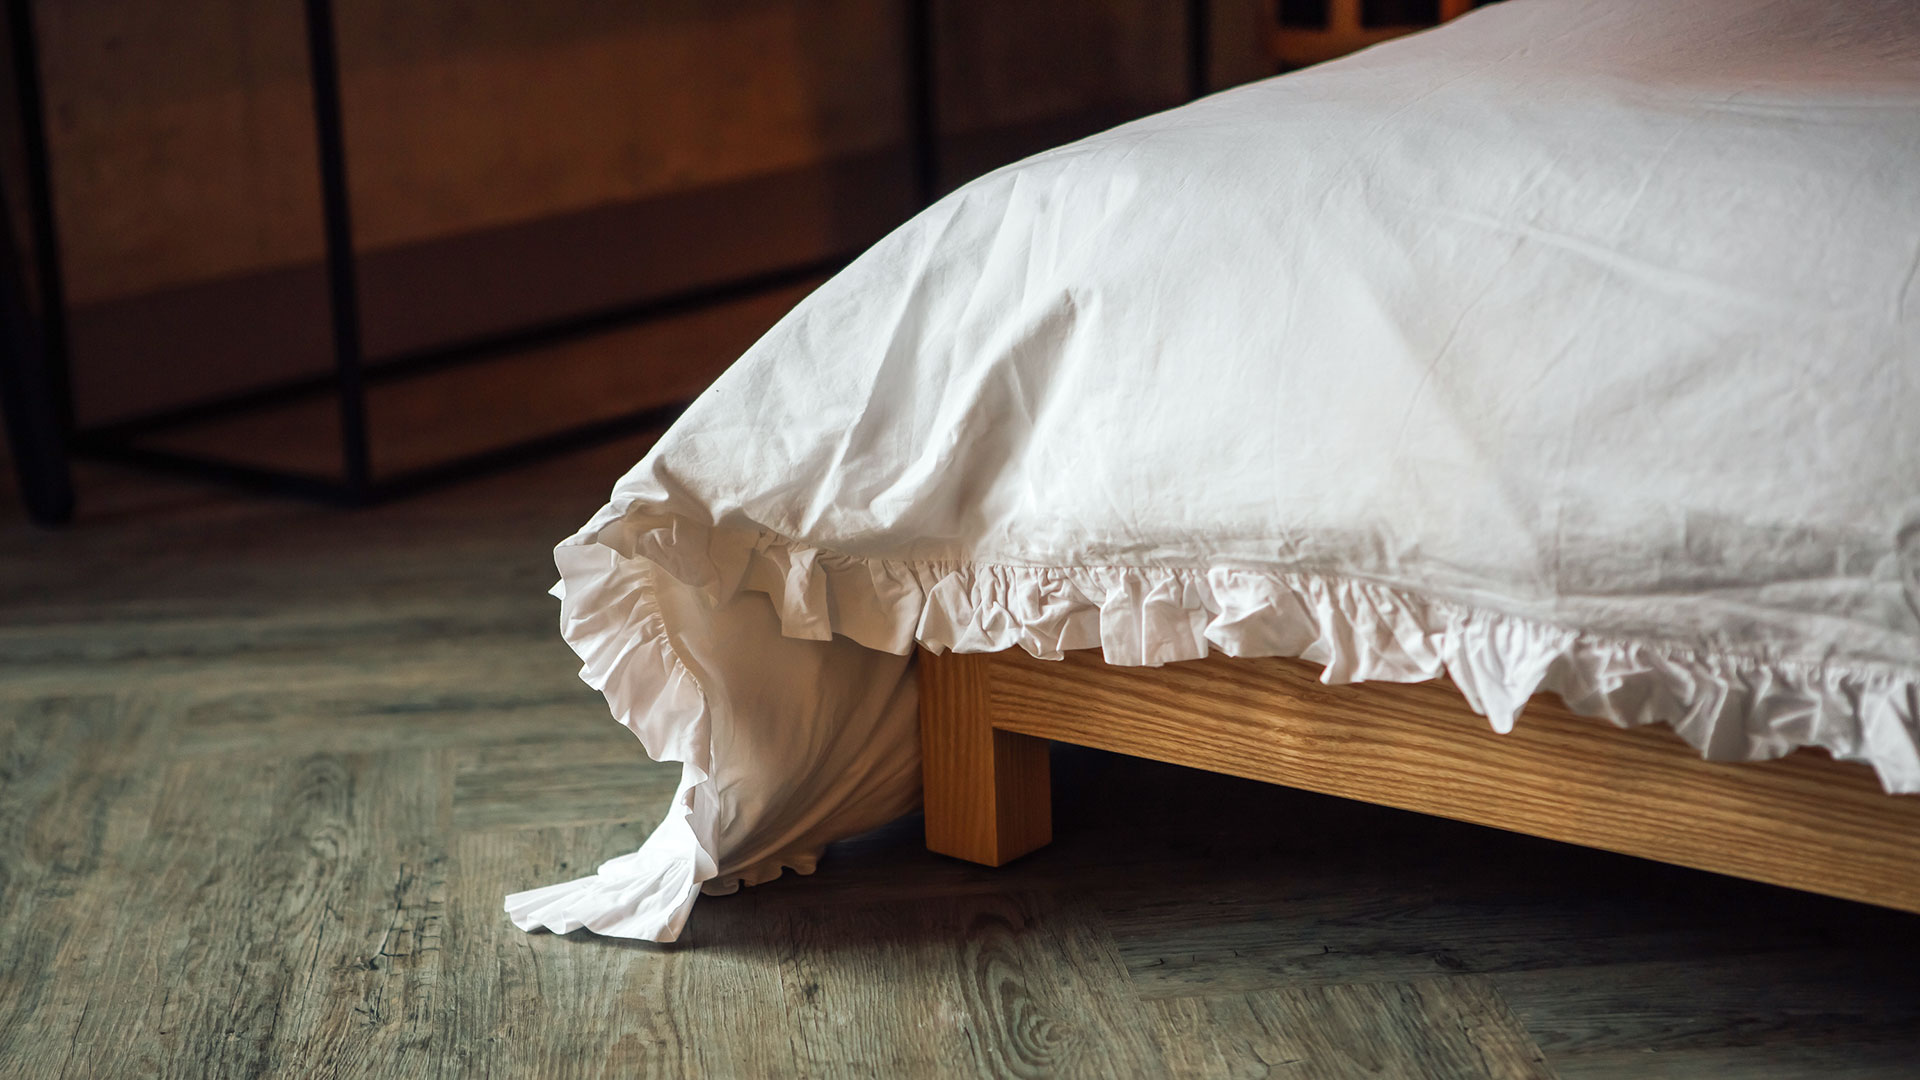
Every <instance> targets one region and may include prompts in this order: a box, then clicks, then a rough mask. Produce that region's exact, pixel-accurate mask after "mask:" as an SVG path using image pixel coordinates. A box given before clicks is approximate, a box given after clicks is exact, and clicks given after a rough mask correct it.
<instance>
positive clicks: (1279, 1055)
mask: <svg viewBox="0 0 1920 1080" xmlns="http://www.w3.org/2000/svg"><path fill="white" fill-rule="evenodd" d="M1153 1008H1154V1011H1155V1013H1156V1026H1155V1034H1156V1038H1157V1040H1158V1041H1159V1043H1160V1045H1161V1047H1162V1048H1163V1050H1164V1051H1165V1052H1166V1055H1167V1058H1168V1061H1169V1063H1170V1064H1171V1065H1172V1066H1173V1074H1174V1075H1175V1076H1176V1077H1181V1078H1186V1077H1192V1078H1195V1080H1200V1078H1214V1077H1221V1078H1227V1077H1244V1078H1247V1080H1255V1078H1259V1077H1289V1078H1294V1077H1297V1078H1299V1080H1310V1078H1322V1077H1324V1078H1329V1080H1338V1078H1344V1077H1354V1076H1404V1077H1421V1078H1432V1080H1452V1078H1460V1080H1467V1078H1476V1080H1477V1078H1484V1077H1496V1078H1501V1080H1540V1078H1545V1077H1551V1076H1553V1071H1552V1070H1551V1069H1550V1068H1548V1066H1547V1062H1546V1057H1545V1055H1544V1054H1542V1053H1541V1052H1540V1048H1539V1047H1537V1046H1535V1045H1534V1044H1533V1041H1532V1040H1531V1039H1530V1038H1528V1037H1527V1033H1526V1031H1525V1030H1524V1029H1522V1028H1521V1027H1520V1025H1519V1024H1518V1023H1517V1022H1515V1020H1514V1019H1513V1016H1512V1014H1511V1013H1510V1012H1509V1011H1508V1009H1507V1006H1506V1002H1505V1001H1503V1000H1502V999H1501V997H1500V995H1499V993H1498V991H1496V990H1495V989H1494V988H1493V986H1492V984H1491V983H1489V982H1488V981H1487V980H1486V979H1482V978H1474V977H1465V978H1448V979H1422V980H1418V981H1415V982H1406V983H1364V984H1359V985H1351V986H1315V987H1306V988H1301V989H1293V990H1269V991H1264V992H1261V993H1255V994H1235V995H1228V996H1224V997H1207V998H1173V999H1169V1000H1164V1001H1156V1002H1154V1003H1153Z"/></svg>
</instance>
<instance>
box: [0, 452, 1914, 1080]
mask: <svg viewBox="0 0 1920 1080" xmlns="http://www.w3.org/2000/svg"><path fill="white" fill-rule="evenodd" d="M639 449H640V448H639V446H638V445H636V444H631V443H630V444H627V445H623V446H617V447H611V448H608V449H607V450H605V451H600V452H595V453H591V454H587V455H582V456H578V457H574V458H571V459H567V460H564V461H559V462H555V463H553V464H550V465H547V466H542V467H539V468H535V469H530V470H527V471H523V472H520V473H517V474H514V475H511V476H507V477H502V478H499V479H497V480H490V481H484V482H480V483H476V484H473V485H469V486H466V487H463V488H459V489H456V490H451V491H447V492H442V493H438V494H433V495H430V496H426V497H422V498H419V499H416V500H413V501H409V502H405V503H402V504H399V505H395V506H391V507H387V508H382V509H378V510H373V511H366V512H354V513H348V512H340V511H334V510H327V509H321V508H316V507H310V506H306V505H302V504H297V503H288V502H280V501H272V500H264V499H251V498H244V497H239V496H234V495H230V494H227V493H225V492H221V491H215V490H212V489H207V488H201V487H196V486H190V485H184V484H174V483H171V482H160V481H155V480H153V479H152V478H150V477H147V476H144V475H141V474H137V473H130V472H119V471H109V470H105V469H88V470H85V471H83V473H82V475H81V484H82V492H83V496H84V498H85V500H86V505H85V510H84V513H83V517H82V520H81V522H80V523H79V524H78V525H77V526H76V527H75V528H73V529H72V530H71V531H69V532H65V533H48V532H39V531H35V530H33V529H31V528H29V527H27V526H24V525H22V524H20V523H19V522H18V521H17V513H16V512H15V511H13V510H11V509H7V510H0V513H5V514H7V515H10V516H9V517H8V518H7V520H6V521H5V522H4V523H0V1076H5V1077H56V1076H68V1077H126V1076H149V1075H154V1076H181V1077H196V1078H197V1077H229V1076H234V1077H237V1076H289V1077H309V1076H312V1077H324V1076H381V1077H389V1076H391V1077H410V1076H447V1077H467V1076H491V1075H500V1076H541V1077H544V1076H631V1075H654V1076H665V1077H679V1076H701V1077H727V1076H742V1077H776V1076H872V1077H915V1076H999V1075H1005V1076H1045V1075H1056V1074H1057V1075H1082V1076H1140V1077H1156V1076H1170V1077H1211V1076H1226V1077H1258V1076H1277V1077H1342V1076H1393V1077H1456V1076H1457V1077H1473V1076H1498V1077H1541V1076H1553V1075H1558V1076H1561V1077H1565V1078H1569V1080H1571V1078H1600V1077H1622V1078H1625V1077H1634V1078H1641V1077H1694V1076H1699V1077H1770V1078H1777V1077H1798V1076H1807V1077H1814V1076H1818V1077H1868V1076H1873V1077H1880V1076H1885V1077H1912V1076H1916V1075H1920V919H1916V918H1913V917H1909V916H1903V915H1897V914H1893V913H1890V912H1886V911H1881V910H1876V909H1872V908H1867V907H1861V906H1857V905H1852V904H1847V903H1844V902H1839V901H1830V900H1822V899H1818V898H1814V897H1810V896H1804V895H1799V894H1794V893H1788V892H1785V891H1781V890H1777V889H1772V888H1768V887H1764V886H1758V885H1751V884H1745V883H1741V882H1736V881H1732V880H1728V879H1721V878H1716V877H1712V876H1709V875H1705V874H1699V873H1693V872H1688V871H1681V870H1676V869H1670V868H1664V867H1660V866H1656V865H1653V864H1647V863H1641V862H1638V861H1635V860H1632V859H1627V858H1622V857H1617V856H1610V855H1603V854H1598V853H1593V852H1587V851H1582V850H1577V849H1573V848H1566V847H1560V846H1557V845H1554V844H1551V843H1546V842H1542V841H1535V840H1529V839H1525V838H1521V837H1517V836H1512V835H1507V834H1503V833H1497V832H1493V831H1490V830H1486V829H1480V828H1475V827H1472V826H1465V825H1456V824H1450V823H1446V822H1440V821H1434V820H1428V819H1423V818H1419V817H1415V816H1412V815H1408V814H1402V813H1398V812H1393V811H1386V810H1380V809H1376V808H1370V807H1366V806H1361V805H1357V804H1352V803H1346V802H1342V801H1340V800H1337V799H1331V798H1325V797H1318V796H1310V795H1305V794H1301V793H1297V792H1290V791H1287V790H1282V789H1279V788H1270V787H1264V786H1261V785H1258V784H1253V783H1248V782H1242V781H1235V780H1230V779H1226V778H1221V777H1214V776H1208V775H1204V774H1200V773H1195V772H1190V771H1186V770H1182V769H1179V768H1174V767H1170V766H1162V765H1154V764H1148V763H1144V762H1136V761H1129V760H1125V759H1120V758H1115V757H1110V756H1106V755H1101V754H1097V753H1093V752H1090V751H1078V750H1068V749H1062V750H1059V751H1057V752H1056V756H1057V761H1056V781H1055V783H1056V792H1057V801H1058V802H1057V805H1058V811H1057V819H1056V827H1057V837H1058V839H1057V840H1056V842H1055V843H1054V844H1053V846H1052V847H1050V848H1048V849H1045V850H1043V851H1041V852H1039V853H1038V854H1036V855H1034V856H1032V857H1030V858H1027V859H1025V860H1022V861H1020V862H1018V863H1015V864H1014V865H1012V866H1009V867H1006V868H1004V869H1001V870H998V871H993V870H984V869H980V868H976V867H972V866H968V865H963V864H960V863H957V862H952V861H948V860H944V859H940V858H937V857H935V856H931V855H928V854H926V853H925V852H924V851H923V850H922V849H921V844H920V836H919V825H918V822H917V821H914V820H908V821H903V822H901V823H899V824H898V825H896V826H894V827H891V828H888V829H885V830H882V831H881V832H879V833H877V834H874V835H870V836H867V837H864V838H861V839H859V840H856V841H853V842H850V843H847V844H844V845H841V846H840V847H839V848H837V849H836V850H835V851H833V852H832V853H831V854H830V857H829V858H828V859H826V860H825V861H824V862H823V864H822V867H821V870H820V872H819V874H817V875H816V876H814V877H812V878H809V879H789V880H785V881H781V882H778V883H776V884H773V885H769V886H766V887H762V888H758V889H753V890H748V891H747V892H745V893H743V894H741V895H739V896H735V897H731V898H724V899H717V900H716V899H708V900H703V901H702V902H701V904H700V905H699V907H698V909H697V910H696V911H695V913H694V916H693V920H692V923H691V926H690V929H689V932H688V934H687V936H686V939H685V940H684V941H682V942H681V943H679V944H678V945H675V946H670V947H659V946H652V945H645V944H637V943H633V942H625V941H612V940H602V939H597V938H594V937H592V936H590V935H586V934H577V935H572V936H569V937H564V938H562V937H554V936H550V935H545V934H538V935H529V934H523V933H521V932H520V931H518V930H515V929H514V928H513V927H512V926H511V925H509V924H508V923H507V921H506V919H505V918H504V916H502V914H501V912H500V899H501V895H502V894H503V893H505V892H507V891H509V890H514V889H520V888H525V887H528V886H532V885H537V884H543V883H547V882H551V881H555V880H558V879H560V878H563V877H567V876H571V875H576V874H580V873H583V872H586V871H588V870H589V869H590V868H591V867H592V866H593V865H594V864H595V863H597V862H598V861H599V860H601V859H604V858H606V857H608V856H610V855H615V854H619V853H621V852H624V851H627V850H629V849H630V848H632V847H633V846H634V845H636V844H637V843H638V842H639V841H640V839H641V837H642V836H644V835H645V833H646V832H647V831H648V829H649V827H650V826H651V825H652V824H653V822H654V821H655V820H656V817H657V816H658V814H659V813H660V812H661V810H662V808H663V807H664V804H665V803H666V801H667V798H668V795H669V793H670V791H671V789H672V786H673V781H674V773H673V771H672V770H671V769H667V768H663V767H661V766H657V765H653V764H650V763H648V762H647V761H646V760H645V759H644V757H643V756H642V754H641V753H640V750H639V748H638V746H637V745H636V744H635V743H634V742H633V740H632V737H631V736H629V735H627V734H626V733H625V732H624V731H623V730H621V729H620V728H618V727H616V726H615V725H614V724H613V723H612V721H611V720H609V719H608V718H607V715H606V712H605V709H604V707H603V705H602V704H601V702H600V701H599V700H598V698H597V696H596V695H594V694H593V693H592V692H590V691H589V690H587V689H586V688H585V687H584V686H582V685H580V684H579V682H578V681H577V680H576V678H575V675H574V672H575V669H576V666H577V665H576V664H575V663H574V661H573V659H572V657H571V656H570V655H569V654H568V652H567V651H566V649H565V647H564V646H563V645H561V644H560V642H559V640H558V637H557V635H556V633H555V629H554V620H555V604H554V602H553V601H552V600H551V599H550V598H549V597H547V596H546V595H545V593H544V590H545V588H546V586H547V585H548V583H549V580H550V578H551V576H552V570H551V565H550V563H549V561H548V552H547V549H548V548H549V547H550V545H551V544H552V543H553V542H554V541H555V540H557V539H559V538H560V537H561V536H563V535H565V534H566V533H567V532H568V531H570V530H571V529H572V528H573V527H574V526H575V525H576V524H577V523H579V522H580V521H582V520H584V519H585V518H586V517H587V516H588V514H589V513H591V512H592V511H593V510H594V509H595V508H596V507H597V506H598V504H599V501H600V497H601V495H602V493H603V492H604V489H605V488H606V487H607V486H608V485H609V483H610V482H611V480H612V479H613V478H614V476H615V475H616V474H617V473H618V472H620V471H621V470H623V469H624V468H625V466H626V464H627V463H628V462H629V461H630V460H631V459H632V458H633V457H635V456H636V455H637V453H638V451H639ZM1523 722H1524V721H1523Z"/></svg>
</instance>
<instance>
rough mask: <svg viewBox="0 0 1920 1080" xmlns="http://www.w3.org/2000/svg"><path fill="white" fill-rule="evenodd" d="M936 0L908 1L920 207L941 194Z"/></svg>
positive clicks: (910, 133) (911, 129) (910, 98)
mask: <svg viewBox="0 0 1920 1080" xmlns="http://www.w3.org/2000/svg"><path fill="white" fill-rule="evenodd" d="M934 59H935V53H934V40H933V0H907V145H908V148H909V151H910V152H911V153H912V155H913V190H914V197H915V199H916V205H918V206H930V205H932V203H933V201H934V199H935V198H937V197H938V196H939V194H940V112H939V102H938V100H937V98H936V94H935V86H934V77H935V75H936V74H937V72H936V70H935V68H934Z"/></svg>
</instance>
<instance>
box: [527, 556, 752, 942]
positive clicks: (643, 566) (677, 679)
mask: <svg viewBox="0 0 1920 1080" xmlns="http://www.w3.org/2000/svg"><path fill="white" fill-rule="evenodd" d="M554 561H555V564H556V566H557V567H558V569H559V571H560V582H559V584H557V585H555V586H554V587H553V590H552V592H553V595H554V596H556V597H558V598H559V600H560V629H561V635H562V636H563V637H564V638H565V639H566V641H567V643H568V644H569V645H571V646H572V647H573V649H574V652H575V653H576V654H578V655H579V657H580V660H581V665H582V666H581V669H580V678H581V679H582V680H583V681H585V682H586V683H587V685H589V686H591V687H593V688H594V689H595V690H598V691H600V692H601V693H602V694H603V695H605V697H606V699H607V704H608V705H609V706H610V707H611V708H612V711H613V716H614V719H615V720H617V721H619V722H620V724H621V725H622V726H623V727H625V728H627V730H629V731H631V732H633V733H634V735H636V736H638V737H639V739H640V744H641V745H642V746H643V747H645V748H646V751H647V756H649V757H651V758H653V759H654V760H655V761H678V762H680V763H681V766H682V767H681V775H680V786H679V788H678V789H677V790H676V791H675V792H674V796H673V801H672V802H671V803H670V804H669V806H668V810H667V816H666V818H665V820H663V821H662V822H661V823H660V825H659V826H658V827H657V828H655V830H654V831H653V833H652V835H650V836H648V838H647V841H646V843H644V844H642V845H641V846H640V849H639V850H637V851H634V852H630V853H628V854H626V855H621V856H619V857H617V858H614V859H609V860H607V861H606V862H604V863H602V864H600V867H599V869H598V870H597V872H596V873H594V874H593V875H592V876H590V877H583V878H577V879H575V880H573V881H568V882H563V883H561V884H558V885H548V886H546V887H544V888H538V889H529V890H527V891H525V892H518V893H513V894H511V895H509V896H508V897H507V899H506V912H507V915H508V916H509V917H510V918H511V919H512V920H513V924H514V925H515V926H518V927H519V928H520V929H522V930H533V929H535V928H537V927H545V928H546V929H548V930H551V931H553V932H554V933H556V934H567V933H572V932H573V931H575V930H579V929H581V928H583V927H584V928H586V929H588V930H591V931H593V932H594V933H596V934H605V935H608V936H611V937H631V938H645V939H648V940H653V941H673V940H675V939H676V938H678V937H679V936H680V931H681V930H682V929H683V928H684V927H685V925H686V920H687V914H688V912H690V911H691V910H692V908H693V900H694V895H695V893H696V892H697V890H698V889H699V887H700V886H701V885H702V884H703V883H705V882H707V881H709V880H711V879H713V878H714V877H716V876H718V874H719V861H718V855H717V853H716V852H715V851H714V842H713V836H714V828H713V826H714V822H715V820H716V819H717V817H718V807H717V806H716V805H715V802H714V799H713V795H712V789H711V785H710V784H709V783H708V781H709V779H710V777H711V773H712V767H713V762H712V718H711V715H710V713H709V710H708V707H707V697H706V693H705V692H704V691H703V690H702V689H701V688H700V685H699V683H698V682H696V681H695V680H694V678H693V675H692V673H691V672H689V671H688V670H687V668H686V665H684V664H682V663H681V662H680V658H679V656H678V655H676V653H675V652H674V648H673V644H672V641H671V640H670V639H669V638H668V635H667V627H666V620H665V619H664V618H663V616H662V615H661V612H660V604H659V601H658V599H657V597H656V596H655V595H654V590H653V581H652V564H651V563H650V562H648V561H647V560H644V559H632V558H626V557H623V556H621V555H619V554H618V553H616V552H614V551H613V550H611V549H609V548H605V547H601V546H598V545H572V544H566V545H562V546H561V547H559V548H557V549H555V551H554ZM777 872H778V871H777V870H776V873H777Z"/></svg>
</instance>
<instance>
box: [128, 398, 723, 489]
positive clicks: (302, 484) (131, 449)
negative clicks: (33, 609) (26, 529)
mask: <svg viewBox="0 0 1920 1080" xmlns="http://www.w3.org/2000/svg"><path fill="white" fill-rule="evenodd" d="M686 407H687V403H686V402H684V401H674V402H668V403H667V404H665V405H654V406H650V407H648V408H645V409H639V410H636V411H634V412H630V413H624V414H622V415H619V416H613V417H608V418H607V419H604V420H595V421H593V422H591V423H586V424H580V425H577V426H575V427H570V428H567V429H565V430H562V431H557V432H553V433H552V434H548V435H542V436H539V437H538V438H533V439H526V440H524V441H521V442H517V443H512V444H510V445H507V446H502V447H499V448H497V449H493V450H483V451H481V452H480V453H477V454H468V455H466V456H464V457H459V458H455V459H454V460H452V461H448V462H443V463H441V464H438V465H431V466H428V467H426V468H423V469H414V470H410V471H408V472H404V473H401V474H399V475H397V476H393V477H389V478H387V479H384V480H381V481H379V482H377V483H375V484H373V485H371V486H370V487H368V488H367V489H365V490H358V489H355V488H352V487H350V486H348V485H347V484H345V483H344V482H342V481H340V480H336V479H333V478H331V477H325V476H316V475H313V474H310V473H298V472H288V471H285V470H280V469H272V468H265V467H262V466H258V465H247V464H243V463H241V462H235V461H221V460H218V459H215V458H207V457H201V456H199V455H196V454H183V453H179V452H177V451H173V450H160V449H155V448H153V447H146V446H139V445H135V444H132V443H113V444H100V445H98V446H95V447H93V448H92V449H91V450H90V452H91V453H94V454H97V455H98V456H100V457H102V458H104V459H106V460H111V461H120V462H125V463H127V464H131V465H140V466H144V467H147V468H152V469H160V470H163V471H166V472H171V473H174V474H176V475H180V476H187V477H192V478H195V479H201V480H213V481H218V482H220V483H225V484H233V485H235V486H238V487H244V488H250V489H252V490H255V491H260V492H264V493H267V494H270V495H286V496H293V497H297V498H303V499H318V500H321V501H324V502H330V503H336V504H339V505H342V506H353V505H364V504H367V503H373V502H383V501H385V500H387V499H393V498H398V497H400V496H404V495H409V494H412V493H414V492H416V491H420V490H422V489H425V488H430V487H437V486H439V485H441V484H448V483H453V482H455V481H458V480H466V479H471V478H473V477H477V476H483V475H485V474H487V473H490V472H496V471H499V470H501V469H504V468H507V467H509V466H513V465H520V464H524V463H526V462H529V461H534V460H537V459H539V458H543V457H550V456H552V455H555V454H560V453H564V452H566V451H569V450H577V449H580V448H581V447H585V446H591V445H593V444H594V443H597V442H603V441H605V440H607V439H609V438H612V437H613V436H616V435H623V434H628V433H633V432H640V431H646V430H649V429H654V428H664V427H666V426H667V425H668V424H671V423H672V422H673V420H674V418H675V417H677V416H679V415H680V413H681V412H682V411H683V410H684V409H685V408H686Z"/></svg>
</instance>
